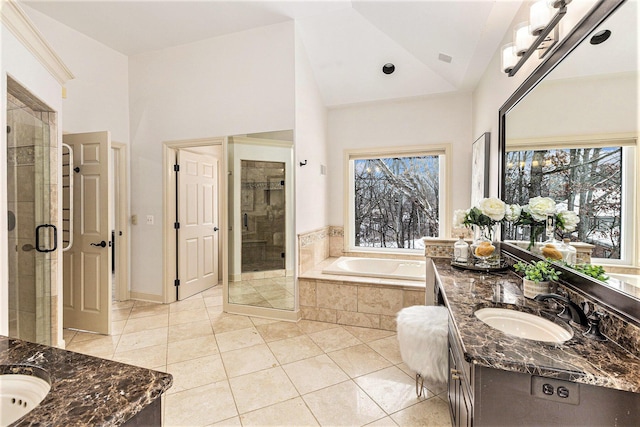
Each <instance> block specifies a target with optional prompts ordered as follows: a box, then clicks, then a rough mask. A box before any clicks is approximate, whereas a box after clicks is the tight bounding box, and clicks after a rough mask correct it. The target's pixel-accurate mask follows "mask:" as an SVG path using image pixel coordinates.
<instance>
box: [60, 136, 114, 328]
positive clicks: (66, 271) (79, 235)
mask: <svg viewBox="0 0 640 427" xmlns="http://www.w3.org/2000/svg"><path fill="white" fill-rule="evenodd" d="M63 140H64V143H65V144H68V145H70V146H71V147H72V148H73V158H74V162H73V163H74V171H72V172H71V173H72V176H73V189H74V194H73V207H74V208H73V245H72V246H71V248H70V249H69V250H67V251H66V252H64V255H63V260H64V263H63V296H62V297H63V316H64V317H63V326H64V327H65V328H76V329H83V330H87V331H92V332H98V333H101V334H110V333H111V248H110V245H111V231H110V230H109V224H110V222H111V221H110V218H109V216H110V209H109V206H108V205H109V200H110V193H111V191H112V190H111V188H110V187H111V184H110V182H111V181H110V179H109V170H110V169H109V154H110V153H111V136H110V134H109V132H92V133H79V134H69V135H64V137H63Z"/></svg>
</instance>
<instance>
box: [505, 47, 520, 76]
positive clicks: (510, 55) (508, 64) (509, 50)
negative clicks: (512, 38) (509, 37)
mask: <svg viewBox="0 0 640 427" xmlns="http://www.w3.org/2000/svg"><path fill="white" fill-rule="evenodd" d="M514 47H515V44H514V43H509V44H507V45H504V46H503V47H502V71H504V72H505V73H509V72H511V70H513V67H515V65H516V63H517V62H518V57H517V56H516V53H515V48H514Z"/></svg>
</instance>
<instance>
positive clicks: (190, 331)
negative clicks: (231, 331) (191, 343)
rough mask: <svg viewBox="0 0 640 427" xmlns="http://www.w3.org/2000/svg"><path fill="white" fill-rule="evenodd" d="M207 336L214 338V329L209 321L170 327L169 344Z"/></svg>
mask: <svg viewBox="0 0 640 427" xmlns="http://www.w3.org/2000/svg"><path fill="white" fill-rule="evenodd" d="M207 336H213V328H211V322H210V321H209V320H201V321H199V322H191V323H180V324H178V325H171V326H169V342H176V341H184V340H189V339H192V338H198V337H207Z"/></svg>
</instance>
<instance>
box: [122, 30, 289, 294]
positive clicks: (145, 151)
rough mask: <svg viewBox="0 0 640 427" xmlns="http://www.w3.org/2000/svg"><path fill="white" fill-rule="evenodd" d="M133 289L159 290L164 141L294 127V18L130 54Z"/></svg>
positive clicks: (143, 290) (153, 292) (154, 291)
mask: <svg viewBox="0 0 640 427" xmlns="http://www.w3.org/2000/svg"><path fill="white" fill-rule="evenodd" d="M129 66H130V67H129V87H130V120H131V212H132V214H137V215H138V217H139V218H145V217H146V215H153V216H154V217H155V224H154V225H146V224H144V223H143V221H141V222H139V223H138V225H137V226H133V227H132V233H131V236H132V240H131V250H132V252H131V253H132V255H131V257H132V265H131V270H132V271H131V276H132V283H131V290H132V292H135V293H137V294H146V295H150V296H160V295H162V290H163V286H164V285H163V281H162V279H163V277H162V275H163V274H162V262H163V233H162V230H163V227H162V224H163V215H162V212H163V209H162V203H163V202H162V200H163V189H162V184H161V183H162V174H163V170H162V146H163V141H172V140H185V139H191V138H204V137H217V136H226V135H237V134H247V133H256V132H267V131H273V130H284V129H292V128H293V127H294V78H295V75H294V74H295V70H294V68H295V67H294V26H293V23H292V22H286V23H282V24H276V25H271V26H266V27H261V28H257V29H252V30H248V31H244V32H240V33H234V34H230V35H225V36H221V37H216V38H212V39H208V40H203V41H199V42H196V43H191V44H187V45H183V46H179V47H175V48H169V49H164V50H161V51H155V52H148V53H144V54H140V55H136V56H132V57H130V58H129Z"/></svg>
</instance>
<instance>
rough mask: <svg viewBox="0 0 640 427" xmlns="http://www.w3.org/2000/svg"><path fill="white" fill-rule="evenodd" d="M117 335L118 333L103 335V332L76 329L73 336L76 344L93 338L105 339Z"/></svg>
mask: <svg viewBox="0 0 640 427" xmlns="http://www.w3.org/2000/svg"><path fill="white" fill-rule="evenodd" d="M112 323H113V322H112ZM111 328H112V329H113V325H112V326H111ZM116 335H117V334H111V335H102V334H96V333H93V332H83V331H75V336H74V337H73V342H74V343H75V344H78V343H80V342H84V341H92V340H98V339H104V338H106V337H109V336H116Z"/></svg>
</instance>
